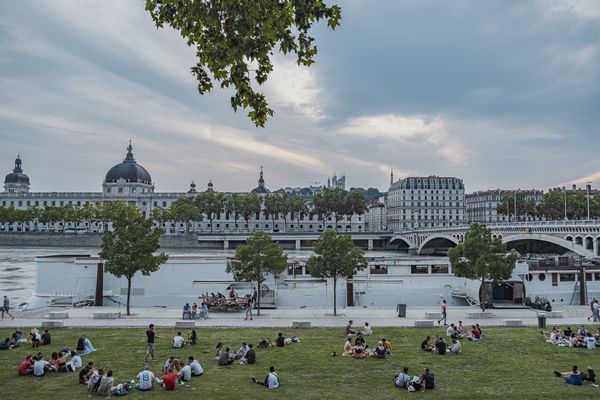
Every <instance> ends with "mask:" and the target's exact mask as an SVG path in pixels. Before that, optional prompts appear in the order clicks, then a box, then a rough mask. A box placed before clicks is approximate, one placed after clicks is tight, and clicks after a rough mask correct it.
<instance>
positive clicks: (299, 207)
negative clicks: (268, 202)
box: [290, 196, 308, 230]
mask: <svg viewBox="0 0 600 400" xmlns="http://www.w3.org/2000/svg"><path fill="white" fill-rule="evenodd" d="M307 212H308V206H307V205H306V201H305V200H304V199H303V198H302V197H300V196H292V197H290V214H291V217H292V219H294V218H295V219H296V222H297V223H298V224H297V226H296V230H299V229H300V217H301V216H302V215H305V214H306V213H307Z"/></svg>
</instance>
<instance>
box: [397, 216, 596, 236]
mask: <svg viewBox="0 0 600 400" xmlns="http://www.w3.org/2000/svg"><path fill="white" fill-rule="evenodd" d="M483 225H485V226H487V227H488V228H489V229H492V230H493V229H500V228H534V227H541V228H543V227H580V226H589V227H598V228H600V220H598V219H590V220H558V221H516V222H496V223H493V224H483ZM470 226H471V224H463V225H457V226H449V227H440V228H415V229H407V230H404V231H397V232H394V234H398V235H401V234H404V235H406V234H419V233H428V232H455V231H466V230H468V229H469V228H470Z"/></svg>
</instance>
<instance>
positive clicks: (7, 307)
mask: <svg viewBox="0 0 600 400" xmlns="http://www.w3.org/2000/svg"><path fill="white" fill-rule="evenodd" d="M9 311H10V301H9V300H8V296H6V295H5V296H4V303H3V305H2V319H4V313H6V314H7V315H8V316H9V317H11V318H12V319H15V317H13V316H12V314H11V313H10V312H9Z"/></svg>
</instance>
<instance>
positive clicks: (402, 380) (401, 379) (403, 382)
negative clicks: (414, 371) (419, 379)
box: [394, 372, 410, 388]
mask: <svg viewBox="0 0 600 400" xmlns="http://www.w3.org/2000/svg"><path fill="white" fill-rule="evenodd" d="M394 383H395V384H396V386H398V387H403V388H405V387H407V386H408V384H409V383H410V376H408V375H406V374H405V373H404V372H401V373H400V375H398V377H397V378H396V380H395V381H394Z"/></svg>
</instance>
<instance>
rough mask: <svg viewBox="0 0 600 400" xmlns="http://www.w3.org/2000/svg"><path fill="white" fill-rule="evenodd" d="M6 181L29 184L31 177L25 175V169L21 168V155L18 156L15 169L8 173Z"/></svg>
mask: <svg viewBox="0 0 600 400" xmlns="http://www.w3.org/2000/svg"><path fill="white" fill-rule="evenodd" d="M4 183H26V184H28V185H29V177H28V176H27V175H25V174H24V173H23V169H21V157H19V156H17V159H16V160H15V169H13V172H11V173H10V174H8V175H6V178H4Z"/></svg>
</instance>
